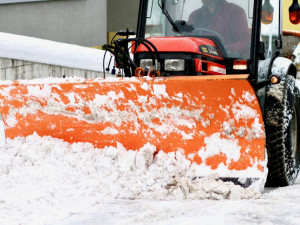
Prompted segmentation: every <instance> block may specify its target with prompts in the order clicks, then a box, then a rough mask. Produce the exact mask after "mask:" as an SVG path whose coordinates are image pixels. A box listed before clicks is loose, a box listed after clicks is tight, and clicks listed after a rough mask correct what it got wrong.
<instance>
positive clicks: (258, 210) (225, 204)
mask: <svg viewBox="0 0 300 225" xmlns="http://www.w3.org/2000/svg"><path fill="white" fill-rule="evenodd" d="M299 200H300V181H299V180H298V181H297V183H296V184H295V185H294V186H291V187H287V188H279V189H276V190H273V191H271V192H269V193H267V194H263V195H262V196H261V197H260V198H259V199H250V200H222V201H214V200H200V201H199V200H194V201H143V200H139V201H120V200H117V201H111V202H105V203H102V204H101V205H99V208H98V212H93V213H89V214H78V215H73V216H70V217H68V218H65V219H63V220H61V222H59V223H53V225H54V224H57V225H100V224H103V225H104V224H114V225H124V224H126V225H127V224H136V225H142V224H143V225H144V224H156V225H167V224H168V225H169V224H170V225H171V224H172V225H183V224H185V225H195V224H201V225H202V224H205V225H206V224H207V225H208V224H218V225H222V224H224V225H229V224H230V225H232V224H243V225H244V224H245V225H246V224H249V225H250V224H263V225H271V224H278V225H282V224H285V225H294V224H300V208H299Z"/></svg>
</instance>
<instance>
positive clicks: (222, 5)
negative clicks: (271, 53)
mask: <svg viewBox="0 0 300 225" xmlns="http://www.w3.org/2000/svg"><path fill="white" fill-rule="evenodd" d="M202 3H203V6H202V7H201V8H200V9H197V10H195V11H194V12H192V13H191V15H190V17H189V20H188V23H189V24H193V25H194V26H195V28H200V29H201V28H204V29H208V30H212V31H215V32H217V33H218V34H220V35H221V36H222V37H223V39H224V45H225V47H226V49H227V51H228V55H229V56H231V57H237V56H239V57H241V56H246V55H247V54H248V52H249V48H250V46H249V45H250V42H251V36H250V31H249V28H248V22H247V17H246V13H245V11H244V9H243V8H242V7H240V6H238V5H236V4H234V3H228V2H227V1H226V0H202ZM206 35H207V36H213V34H210V33H209V32H207V33H206Z"/></svg>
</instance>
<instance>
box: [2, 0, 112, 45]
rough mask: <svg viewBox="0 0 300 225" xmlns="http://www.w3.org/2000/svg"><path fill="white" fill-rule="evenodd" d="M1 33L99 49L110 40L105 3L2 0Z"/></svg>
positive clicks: (85, 0) (95, 1)
mask: <svg viewBox="0 0 300 225" xmlns="http://www.w3.org/2000/svg"><path fill="white" fill-rule="evenodd" d="M109 1H111V0H109ZM0 32H6V33H12V34H19V35H25V36H30V37H37V38H42V39H48V40H53V41H58V42H63V43H69V44H77V45H82V46H99V45H102V44H103V43H105V42H106V39H107V4H106V0H0Z"/></svg>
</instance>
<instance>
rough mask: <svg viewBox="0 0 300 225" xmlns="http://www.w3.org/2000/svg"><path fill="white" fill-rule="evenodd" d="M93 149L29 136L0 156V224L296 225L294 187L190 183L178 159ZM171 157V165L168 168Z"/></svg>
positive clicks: (150, 149) (298, 192) (297, 189)
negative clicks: (268, 187) (244, 186)
mask: <svg viewBox="0 0 300 225" xmlns="http://www.w3.org/2000/svg"><path fill="white" fill-rule="evenodd" d="M155 151H156V149H155V147H154V146H152V145H150V144H147V145H145V146H144V147H143V148H142V149H140V150H139V151H138V152H135V151H127V150H125V149H124V147H123V146H122V145H119V146H118V147H117V148H113V147H107V148H105V149H95V148H94V147H93V146H92V145H91V144H88V143H74V144H68V143H66V142H63V141H62V140H59V139H53V138H51V137H39V136H38V135H36V134H35V135H32V136H29V137H27V138H16V139H14V140H10V139H8V142H7V145H6V146H4V147H1V148H0V174H1V175H0V224H10V225H15V224H18V225H35V224H36V225H44V224H45V225H46V224H47V225H54V224H55V225H93V224H95V225H96V224H116V225H117V224H124V225H125V224H161V225H166V224H198V223H199V221H201V224H212V223H213V224H297V221H298V220H297V219H300V216H299V215H300V214H299V209H298V201H299V200H297V199H299V198H300V184H299V181H297V182H296V184H295V185H294V186H291V187H287V188H280V189H265V192H264V193H260V192H258V191H257V190H255V189H252V188H248V189H244V188H242V187H240V186H236V185H233V184H232V183H224V182H222V181H216V180H215V177H214V176H211V177H207V178H203V179H196V180H191V179H189V178H187V177H185V176H184V174H185V172H186V170H187V168H189V163H188V161H186V160H185V159H184V158H183V156H181V155H180V153H179V152H178V153H176V155H175V154H169V155H167V154H165V153H163V152H160V153H159V154H157V155H156V156H155V157H154V156H153V153H154V152H155ZM175 157H176V160H175Z"/></svg>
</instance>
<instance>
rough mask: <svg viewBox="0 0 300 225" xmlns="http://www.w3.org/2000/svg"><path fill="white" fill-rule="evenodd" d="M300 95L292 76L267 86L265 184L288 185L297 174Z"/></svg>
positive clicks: (299, 157)
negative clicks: (266, 165) (266, 167)
mask: <svg viewBox="0 0 300 225" xmlns="http://www.w3.org/2000/svg"><path fill="white" fill-rule="evenodd" d="M299 99H300V96H299V90H298V88H297V87H296V84H295V78H294V77H292V76H287V78H285V79H283V80H282V81H281V82H280V83H279V84H277V85H270V86H269V87H268V89H267V94H266V104H265V130H266V147H267V153H268V169H269V172H268V177H267V183H266V186H270V187H280V186H287V185H291V184H293V183H294V182H295V180H296V178H297V175H298V172H299V165H300V148H299V142H300V114H299V113H300V101H299Z"/></svg>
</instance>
